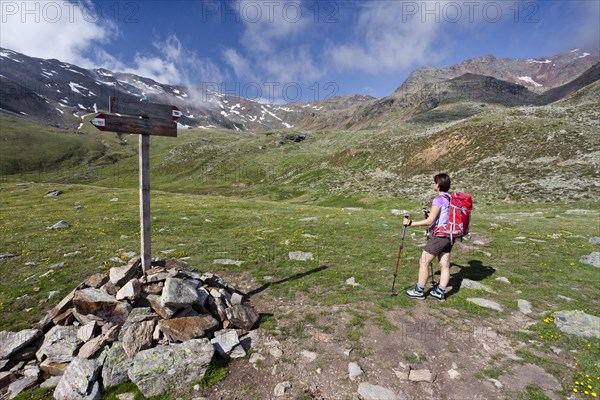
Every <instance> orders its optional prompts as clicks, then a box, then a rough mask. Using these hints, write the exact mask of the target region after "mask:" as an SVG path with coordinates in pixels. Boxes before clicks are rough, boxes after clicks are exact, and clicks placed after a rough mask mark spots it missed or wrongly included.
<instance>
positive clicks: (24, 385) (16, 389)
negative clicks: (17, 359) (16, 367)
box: [8, 376, 38, 399]
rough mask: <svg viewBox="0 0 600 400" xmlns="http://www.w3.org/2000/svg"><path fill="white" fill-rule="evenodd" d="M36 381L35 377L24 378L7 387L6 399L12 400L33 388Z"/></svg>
mask: <svg viewBox="0 0 600 400" xmlns="http://www.w3.org/2000/svg"><path fill="white" fill-rule="evenodd" d="M37 381H38V378H37V376H35V377H34V376H26V377H24V378H21V379H19V380H18V381H15V382H13V383H11V384H10V385H8V393H9V395H8V398H9V399H14V398H15V397H17V396H18V395H19V393H21V392H22V391H24V390H27V389H29V388H31V387H33V386H34V385H35V384H36V383H37Z"/></svg>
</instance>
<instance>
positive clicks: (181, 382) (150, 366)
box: [128, 338, 215, 397]
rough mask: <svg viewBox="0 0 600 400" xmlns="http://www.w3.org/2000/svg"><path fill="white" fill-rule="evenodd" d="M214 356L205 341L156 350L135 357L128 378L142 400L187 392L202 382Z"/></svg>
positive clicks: (140, 353) (212, 350)
mask: <svg viewBox="0 0 600 400" xmlns="http://www.w3.org/2000/svg"><path fill="white" fill-rule="evenodd" d="M214 352H215V348H214V347H213V345H212V344H211V343H210V341H209V340H208V339H206V338H202V339H192V340H188V341H187V342H185V343H181V344H174V345H170V346H157V347H155V348H152V349H148V350H143V351H140V352H139V353H137V354H136V356H135V358H134V360H133V365H132V366H131V368H130V369H129V371H128V376H129V379H130V380H131V381H132V382H133V383H135V384H136V385H137V387H138V388H139V389H140V391H141V392H142V394H143V395H144V396H145V397H151V396H156V395H159V394H163V393H166V392H168V391H172V390H173V389H174V388H187V387H188V386H189V385H190V384H192V383H193V382H197V381H198V380H199V379H202V377H203V376H204V374H205V373H206V369H207V368H208V364H209V363H210V361H211V359H212V356H213V354H214Z"/></svg>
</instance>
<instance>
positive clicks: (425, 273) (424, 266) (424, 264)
mask: <svg viewBox="0 0 600 400" xmlns="http://www.w3.org/2000/svg"><path fill="white" fill-rule="evenodd" d="M447 254H448V255H450V253H447ZM434 258H435V256H434V255H433V254H429V253H428V252H426V251H425V250H423V254H421V258H419V285H421V286H425V284H426V283H427V278H428V277H429V264H431V262H432V261H433V259H434ZM440 263H441V261H440Z"/></svg>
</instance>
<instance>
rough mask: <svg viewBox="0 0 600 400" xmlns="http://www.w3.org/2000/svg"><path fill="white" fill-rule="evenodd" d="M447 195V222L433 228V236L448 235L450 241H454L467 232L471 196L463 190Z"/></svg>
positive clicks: (471, 202)
mask: <svg viewBox="0 0 600 400" xmlns="http://www.w3.org/2000/svg"><path fill="white" fill-rule="evenodd" d="M449 197H450V199H449V200H450V213H449V215H448V223H447V224H445V225H441V226H437V227H435V228H433V234H434V235H435V236H445V237H450V243H454V239H456V238H461V237H463V236H465V235H467V234H468V233H469V222H470V220H471V209H472V208H473V198H472V197H471V195H470V194H467V193H463V192H455V193H452V195H451V196H449Z"/></svg>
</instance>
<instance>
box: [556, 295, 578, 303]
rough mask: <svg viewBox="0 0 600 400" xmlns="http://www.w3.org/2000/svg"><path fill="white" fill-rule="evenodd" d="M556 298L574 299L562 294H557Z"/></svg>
mask: <svg viewBox="0 0 600 400" xmlns="http://www.w3.org/2000/svg"><path fill="white" fill-rule="evenodd" d="M556 298H557V299H559V300H564V301H574V300H573V299H572V298H570V297H567V296H563V295H562V294H559V295H556Z"/></svg>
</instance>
